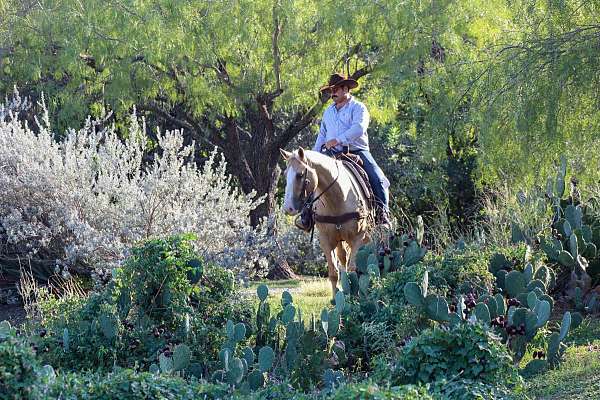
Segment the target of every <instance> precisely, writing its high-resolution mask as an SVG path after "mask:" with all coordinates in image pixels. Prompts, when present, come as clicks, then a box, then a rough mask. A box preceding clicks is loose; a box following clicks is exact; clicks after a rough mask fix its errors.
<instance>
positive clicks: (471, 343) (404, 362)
mask: <svg viewBox="0 0 600 400" xmlns="http://www.w3.org/2000/svg"><path fill="white" fill-rule="evenodd" d="M511 361H512V358H511V357H510V355H509V353H508V351H507V349H506V348H505V347H504V346H502V344H501V343H500V341H499V340H498V338H496V337H495V336H494V335H493V334H492V333H491V332H490V331H489V330H488V329H487V328H486V327H484V326H483V325H479V324H469V323H461V324H457V325H456V326H454V327H452V328H451V329H448V328H441V327H435V328H433V329H426V330H425V331H423V332H421V334H420V335H419V336H417V337H415V338H414V339H412V340H410V341H409V342H408V343H407V344H406V345H405V346H404V348H403V349H402V351H401V352H400V354H398V358H397V360H396V361H395V362H392V363H391V365H389V366H388V365H387V364H385V363H380V364H378V365H377V371H376V375H378V376H380V377H382V378H385V377H386V376H389V380H390V383H391V384H393V385H397V384H406V383H413V384H414V383H429V382H434V381H437V380H442V379H446V380H450V379H455V378H457V377H460V378H461V379H472V380H478V381H482V382H488V383H497V382H503V383H505V384H506V385H510V384H513V383H515V382H517V381H519V377H518V374H517V371H516V370H515V368H514V367H513V366H512V363H511ZM388 367H389V370H388Z"/></svg>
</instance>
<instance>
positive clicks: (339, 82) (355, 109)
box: [313, 74, 390, 226]
mask: <svg viewBox="0 0 600 400" xmlns="http://www.w3.org/2000/svg"><path fill="white" fill-rule="evenodd" d="M356 87H358V82H357V81H355V80H354V79H351V78H346V77H344V76H342V75H340V74H333V75H331V77H330V78H329V83H328V84H327V85H325V86H323V87H321V92H328V93H330V95H331V99H332V100H333V103H332V104H331V105H330V106H329V107H327V109H326V110H325V112H324V113H323V119H322V121H321V127H320V129H319V135H318V136H317V140H316V143H315V146H314V147H313V150H314V151H317V152H322V151H323V150H329V151H333V152H346V151H347V152H349V153H351V154H356V155H358V156H359V157H360V159H361V160H362V162H363V168H364V169H365V171H366V173H367V175H368V177H369V182H370V184H371V187H372V189H373V194H374V195H375V199H376V207H377V210H376V215H377V220H376V222H378V223H379V224H382V225H387V226H389V224H390V220H389V186H390V182H389V180H388V179H387V178H386V177H385V175H384V174H383V171H382V170H381V168H379V166H378V165H377V162H375V159H374V158H373V156H372V155H371V152H370V151H369V136H368V135H367V128H368V126H369V112H368V111H367V107H366V106H365V105H364V104H363V103H361V102H360V101H358V100H356V99H355V98H354V97H353V96H352V95H351V94H350V90H351V89H355V88H356Z"/></svg>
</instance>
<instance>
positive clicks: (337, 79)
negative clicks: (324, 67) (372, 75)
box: [320, 74, 358, 92]
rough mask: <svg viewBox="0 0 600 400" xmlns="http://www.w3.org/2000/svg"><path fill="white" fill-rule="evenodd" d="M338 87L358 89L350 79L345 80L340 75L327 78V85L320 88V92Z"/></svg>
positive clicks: (355, 83) (356, 84) (356, 83)
mask: <svg viewBox="0 0 600 400" xmlns="http://www.w3.org/2000/svg"><path fill="white" fill-rule="evenodd" d="M338 86H348V88H349V89H354V88H357V87H358V82H356V81H355V80H354V79H352V78H346V77H345V76H344V75H341V74H333V75H331V76H330V77H329V83H328V84H327V85H325V86H322V87H321V89H320V91H321V92H323V91H325V90H329V89H333V88H335V87H338Z"/></svg>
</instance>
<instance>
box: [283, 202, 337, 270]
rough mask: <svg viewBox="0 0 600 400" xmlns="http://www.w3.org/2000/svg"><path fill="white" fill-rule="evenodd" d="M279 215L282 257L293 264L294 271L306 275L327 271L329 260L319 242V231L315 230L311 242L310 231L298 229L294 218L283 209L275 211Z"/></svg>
mask: <svg viewBox="0 0 600 400" xmlns="http://www.w3.org/2000/svg"><path fill="white" fill-rule="evenodd" d="M275 215H276V216H277V222H276V223H277V240H278V243H279V245H280V246H279V249H278V251H281V252H282V257H283V258H285V259H286V260H287V262H288V263H289V264H290V265H291V266H292V268H293V269H294V272H296V273H300V272H301V273H303V274H305V275H314V274H323V275H325V274H326V273H327V261H326V260H325V255H324V254H323V250H322V249H321V246H320V244H319V233H318V231H316V230H315V233H314V238H313V240H312V242H311V235H310V233H307V232H304V231H302V230H300V229H298V228H297V227H296V226H295V225H294V221H293V220H294V218H293V217H289V216H287V215H285V214H284V213H283V211H281V210H277V212H276V213H275Z"/></svg>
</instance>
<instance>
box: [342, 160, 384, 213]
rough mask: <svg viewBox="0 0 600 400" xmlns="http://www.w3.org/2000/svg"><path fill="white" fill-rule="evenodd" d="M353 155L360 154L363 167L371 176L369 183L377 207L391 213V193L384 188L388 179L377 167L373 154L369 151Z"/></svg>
mask: <svg viewBox="0 0 600 400" xmlns="http://www.w3.org/2000/svg"><path fill="white" fill-rule="evenodd" d="M351 153H353V154H358V155H359V157H360V158H361V159H362V161H363V167H364V169H365V171H366V172H367V175H368V176H369V182H370V183H371V187H372V188H373V194H374V195H375V200H376V202H377V207H378V208H381V209H382V210H383V211H385V212H389V203H390V192H389V190H388V189H387V188H386V187H385V186H384V182H385V181H386V178H385V175H384V174H383V171H382V170H381V168H379V165H377V162H375V159H374V158H373V156H372V155H371V152H370V151H368V150H353V151H351Z"/></svg>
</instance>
